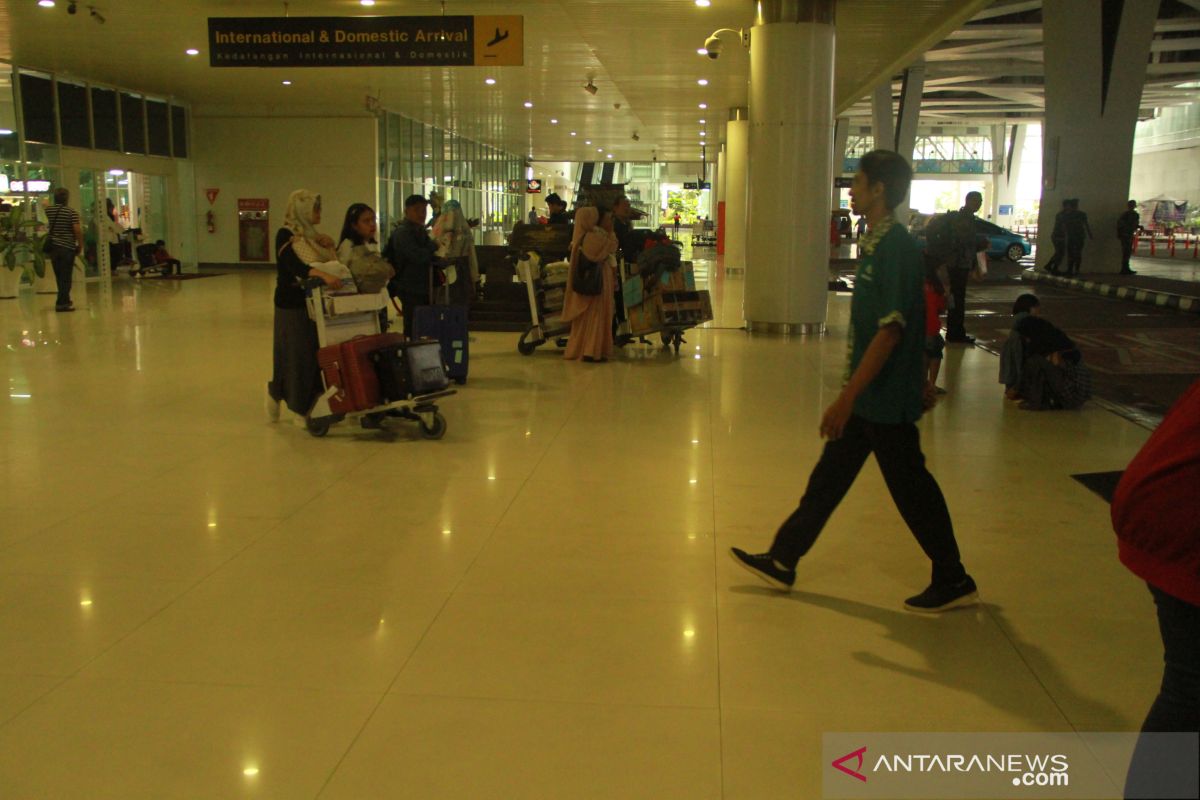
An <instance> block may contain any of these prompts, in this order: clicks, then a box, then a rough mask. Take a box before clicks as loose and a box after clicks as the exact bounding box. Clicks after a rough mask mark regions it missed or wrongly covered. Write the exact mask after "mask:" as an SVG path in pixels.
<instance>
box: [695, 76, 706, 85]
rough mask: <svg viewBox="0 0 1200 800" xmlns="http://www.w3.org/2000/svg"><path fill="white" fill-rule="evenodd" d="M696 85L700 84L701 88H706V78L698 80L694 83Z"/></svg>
mask: <svg viewBox="0 0 1200 800" xmlns="http://www.w3.org/2000/svg"><path fill="white" fill-rule="evenodd" d="M696 83H698V84H700V85H701V86H708V78H701V79H700V80H698V81H696Z"/></svg>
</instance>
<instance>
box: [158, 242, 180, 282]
mask: <svg viewBox="0 0 1200 800" xmlns="http://www.w3.org/2000/svg"><path fill="white" fill-rule="evenodd" d="M154 263H155V264H158V265H159V266H160V267H162V268H163V270H162V274H163V275H170V274H171V270H172V269H174V270H175V274H176V275H178V274H180V272H182V271H183V265H182V264H180V263H179V259H178V258H172V257H171V253H170V252H169V251H168V250H167V243H166V242H164V241H163V240H162V239H159V240H158V241H157V242H155V243H154Z"/></svg>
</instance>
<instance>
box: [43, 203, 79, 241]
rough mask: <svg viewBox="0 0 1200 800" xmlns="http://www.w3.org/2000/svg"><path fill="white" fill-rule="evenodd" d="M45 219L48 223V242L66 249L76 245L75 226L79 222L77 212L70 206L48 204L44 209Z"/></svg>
mask: <svg viewBox="0 0 1200 800" xmlns="http://www.w3.org/2000/svg"><path fill="white" fill-rule="evenodd" d="M46 221H47V222H49V223H50V230H49V231H48V232H47V233H46V236H47V238H48V239H49V240H50V244H52V245H54V246H55V247H62V248H64V249H67V250H74V249H75V248H76V247H78V242H76V240H75V226H76V225H78V224H79V212H77V211H76V210H75V209H73V208H71V207H70V206H50V207H49V208H47V209H46Z"/></svg>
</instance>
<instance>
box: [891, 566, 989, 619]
mask: <svg viewBox="0 0 1200 800" xmlns="http://www.w3.org/2000/svg"><path fill="white" fill-rule="evenodd" d="M978 602H979V591H978V589H976V587H975V580H974V579H973V578H972V577H971V576H970V575H968V576H967V577H965V578H963V579H962V580H961V581H959V582H958V583H951V584H948V585H944V586H939V585H938V584H936V583H931V584H930V585H929V588H928V589H926V590H925V591H923V592H921V593H920V594H918V595H916V596H914V597H910V598H908V599H907V600H905V601H904V607H905V608H907V609H908V610H909V611H917V612H919V613H922V614H937V613H940V612H942V611H949V610H950V609H952V608H961V607H962V606H973V605H975V604H976V603H978Z"/></svg>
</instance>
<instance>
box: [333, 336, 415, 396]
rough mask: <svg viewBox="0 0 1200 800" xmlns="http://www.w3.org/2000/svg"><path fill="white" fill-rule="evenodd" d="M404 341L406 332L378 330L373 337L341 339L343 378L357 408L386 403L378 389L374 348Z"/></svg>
mask: <svg viewBox="0 0 1200 800" xmlns="http://www.w3.org/2000/svg"><path fill="white" fill-rule="evenodd" d="M403 341H404V336H403V334H399V333H377V334H374V335H372V336H356V337H354V338H353V339H351V340H350V341H348V342H342V344H341V348H342V377H343V378H345V380H346V389H347V390H348V391H349V393H350V396H351V398H352V401H353V403H354V410H355V411H361V410H363V409H366V408H374V407H375V406H377V405H381V404H382V403H383V400H382V396H381V395H380V391H379V376H378V374H377V373H376V372H375V364H374V363H372V361H371V358H370V355H371V351H373V350H378V349H379V348H381V347H387V346H388V345H392V344H399V343H400V342H403Z"/></svg>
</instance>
